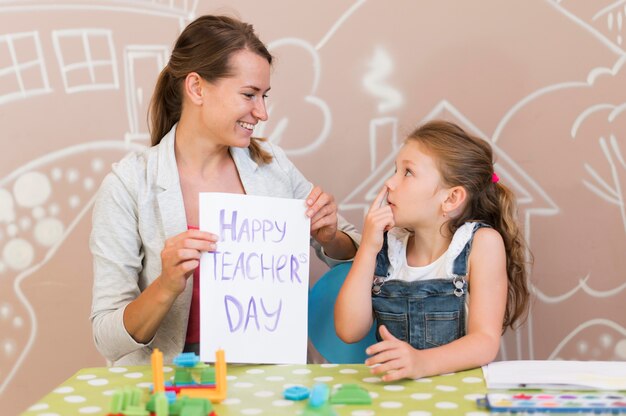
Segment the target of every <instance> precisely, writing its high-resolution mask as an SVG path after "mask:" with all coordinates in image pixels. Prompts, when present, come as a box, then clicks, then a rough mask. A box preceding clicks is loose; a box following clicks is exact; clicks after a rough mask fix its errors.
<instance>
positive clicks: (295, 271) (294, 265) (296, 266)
mask: <svg viewBox="0 0 626 416" xmlns="http://www.w3.org/2000/svg"><path fill="white" fill-rule="evenodd" d="M299 268H300V263H299V262H298V259H297V258H296V256H294V255H291V281H292V282H293V279H294V277H295V278H296V279H298V283H302V280H300V276H298V269H299Z"/></svg>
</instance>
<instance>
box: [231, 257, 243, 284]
mask: <svg viewBox="0 0 626 416" xmlns="http://www.w3.org/2000/svg"><path fill="white" fill-rule="evenodd" d="M244 256H245V253H239V257H237V263H235V271H234V272H233V280H234V279H236V278H237V273H238V272H241V273H242V274H243V278H244V280H245V278H246V270H245V269H244V267H243V257H244Z"/></svg>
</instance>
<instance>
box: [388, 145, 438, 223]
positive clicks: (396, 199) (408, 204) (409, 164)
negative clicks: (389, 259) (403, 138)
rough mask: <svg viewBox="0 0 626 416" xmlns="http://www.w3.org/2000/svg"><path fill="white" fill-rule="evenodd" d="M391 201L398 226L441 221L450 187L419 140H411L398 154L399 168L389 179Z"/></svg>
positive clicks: (389, 197) (397, 163)
mask: <svg viewBox="0 0 626 416" xmlns="http://www.w3.org/2000/svg"><path fill="white" fill-rule="evenodd" d="M385 184H386V185H387V188H388V189H389V194H388V196H387V201H388V202H389V205H390V207H391V211H392V212H393V217H394V221H395V224H396V226H397V227H402V228H408V229H412V230H413V229H416V228H417V227H426V226H429V225H433V224H438V221H440V219H441V218H442V214H443V213H442V204H443V202H444V201H445V199H446V198H447V188H445V187H444V186H443V185H442V181H441V175H440V173H439V169H438V168H437V165H436V163H435V160H434V159H433V158H432V157H431V156H430V155H429V154H428V153H425V152H424V151H423V150H422V146H421V145H420V144H419V143H418V142H416V141H415V140H409V141H407V142H406V143H405V145H404V146H402V148H401V149H400V152H399V153H398V156H397V157H396V172H395V173H394V175H393V176H392V177H391V178H389V179H388V180H387V182H385Z"/></svg>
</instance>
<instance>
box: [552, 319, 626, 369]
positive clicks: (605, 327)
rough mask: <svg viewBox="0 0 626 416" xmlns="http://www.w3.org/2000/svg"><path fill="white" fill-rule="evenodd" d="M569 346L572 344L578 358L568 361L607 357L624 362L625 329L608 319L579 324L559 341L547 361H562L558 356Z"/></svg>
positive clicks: (625, 346) (625, 358)
mask: <svg viewBox="0 0 626 416" xmlns="http://www.w3.org/2000/svg"><path fill="white" fill-rule="evenodd" d="M569 344H574V345H575V350H576V352H577V353H578V354H579V357H570V358H569V359H579V360H598V359H600V357H606V356H607V355H608V356H609V357H611V358H610V359H612V360H620V361H623V360H626V329H625V328H624V327H623V326H621V325H619V324H618V323H616V322H613V321H611V320H608V319H592V320H589V321H587V322H583V323H581V324H580V325H578V327H576V328H575V329H574V330H573V331H572V332H570V333H569V334H568V335H567V336H566V337H565V338H563V340H561V342H560V343H559V344H558V345H557V346H556V348H555V349H554V351H552V353H551V354H550V356H549V357H548V359H550V360H554V359H563V357H561V356H560V355H559V354H561V352H562V351H563V350H564V349H566V348H567V347H568V345H569ZM607 352H608V354H607Z"/></svg>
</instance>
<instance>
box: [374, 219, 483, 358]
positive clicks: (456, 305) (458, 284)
mask: <svg viewBox="0 0 626 416" xmlns="http://www.w3.org/2000/svg"><path fill="white" fill-rule="evenodd" d="M482 227H489V225H487V224H483V223H478V224H477V226H476V227H475V228H474V231H473V233H472V236H471V237H470V239H469V241H468V242H467V244H466V245H465V247H464V248H463V250H462V251H461V253H460V254H459V255H458V256H457V257H456V258H455V259H454V262H453V266H452V273H453V276H451V277H452V278H450V279H427V280H418V281H414V282H406V281H403V280H384V279H387V278H388V277H389V276H388V274H389V273H388V270H389V254H388V252H387V249H388V244H387V233H385V239H384V243H383V248H382V249H381V250H380V252H379V253H378V255H377V256H376V271H375V273H374V274H375V276H376V278H375V280H374V284H373V286H372V305H373V308H374V317H375V319H376V325H377V330H376V338H377V339H378V340H379V341H381V338H380V333H379V330H378V327H380V325H385V326H386V327H387V329H388V330H389V332H391V333H392V334H393V336H394V337H396V338H398V339H400V340H402V341H406V342H408V343H409V344H411V346H412V347H413V348H416V349H419V350H423V349H427V348H433V347H438V346H441V345H445V344H448V343H450V342H452V341H454V340H455V339H458V338H461V337H462V336H464V335H465V299H466V293H467V281H466V280H465V278H466V277H467V267H468V259H469V254H470V250H471V248H472V240H473V238H474V233H476V231H477V230H478V229H480V228H482Z"/></svg>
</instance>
